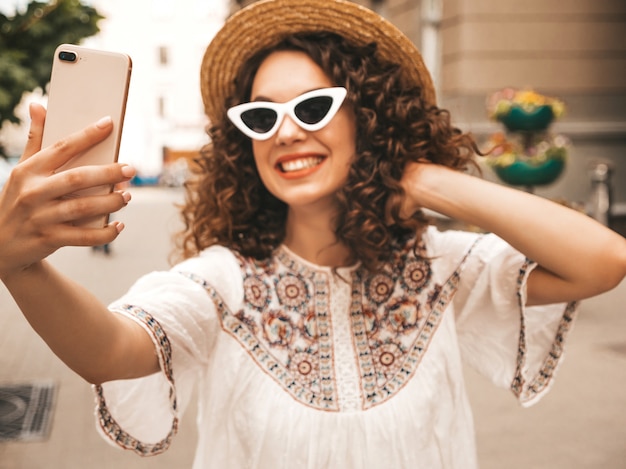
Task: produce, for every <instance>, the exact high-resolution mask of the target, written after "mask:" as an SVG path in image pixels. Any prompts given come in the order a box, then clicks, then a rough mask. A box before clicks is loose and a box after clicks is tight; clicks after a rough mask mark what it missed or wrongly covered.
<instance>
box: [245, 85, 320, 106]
mask: <svg viewBox="0 0 626 469" xmlns="http://www.w3.org/2000/svg"><path fill="white" fill-rule="evenodd" d="M324 88H331V87H330V86H320V87H317V88H311V89H309V90H304V91H303V92H302V93H300V94H299V95H298V96H302V95H303V94H306V93H309V92H311V91H317V90H323V89H324ZM298 96H294V97H293V98H291V99H295V98H297V97H298ZM291 99H290V100H287V101H284V102H286V103H287V102H289V101H291ZM257 101H260V102H269V103H275V102H276V101H274V100H273V99H271V98H268V97H266V96H263V95H259V96H257V97H256V98H254V99H253V100H251V101H250V102H251V103H255V102H257Z"/></svg>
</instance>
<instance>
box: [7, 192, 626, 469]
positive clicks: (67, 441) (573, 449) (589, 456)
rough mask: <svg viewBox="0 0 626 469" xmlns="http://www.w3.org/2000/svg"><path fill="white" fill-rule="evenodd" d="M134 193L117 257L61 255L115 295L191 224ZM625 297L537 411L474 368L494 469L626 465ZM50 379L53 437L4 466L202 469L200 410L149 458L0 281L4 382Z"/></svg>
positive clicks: (619, 468)
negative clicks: (118, 438) (114, 436)
mask: <svg viewBox="0 0 626 469" xmlns="http://www.w3.org/2000/svg"><path fill="white" fill-rule="evenodd" d="M130 190H131V193H132V194H133V200H132V201H131V203H130V205H129V206H128V207H126V208H125V209H124V210H123V211H121V212H120V213H118V214H115V215H114V216H113V219H118V220H121V221H123V222H124V223H125V224H126V230H125V231H124V232H123V233H122V235H121V236H120V237H119V238H118V239H117V240H116V241H115V242H114V243H112V245H111V246H110V247H111V253H110V255H108V256H107V255H105V254H104V252H102V251H94V250H91V249H89V248H65V249H63V250H61V251H59V252H57V253H55V254H53V255H52V256H51V258H50V261H51V262H52V263H53V264H54V265H56V266H57V267H58V268H59V269H60V270H61V271H63V272H64V273H66V274H67V275H69V276H70V277H72V278H73V279H75V280H77V281H78V282H79V283H81V284H83V285H84V286H86V287H87V288H88V289H90V290H91V291H92V292H93V293H94V294H95V295H96V296H97V297H98V298H99V299H100V300H101V301H103V302H105V303H108V302H110V301H112V300H113V299H115V298H117V297H118V296H119V295H121V294H122V293H124V292H125V291H126V289H127V288H128V287H129V286H130V285H131V284H132V282H133V281H134V280H135V279H136V278H137V277H139V276H140V275H142V274H144V273H146V272H149V271H151V270H159V269H166V268H168V266H169V263H168V255H169V254H170V248H171V243H170V238H171V235H172V234H173V233H174V232H175V231H176V229H177V228H178V226H179V220H178V216H177V209H176V207H175V204H177V203H180V202H182V192H181V190H180V189H172V188H149V187H142V188H137V187H133V188H131V189H130ZM36 294H37V292H36V291H33V295H36ZM625 305H626V282H623V283H622V284H621V285H620V286H619V287H618V288H616V289H615V290H613V291H611V292H609V293H606V294H604V295H601V296H599V297H596V298H593V299H590V300H587V301H586V302H584V303H583V306H582V310H581V314H580V316H579V318H578V319H577V321H576V325H575V327H574V329H573V330H572V332H571V333H570V336H569V338H568V344H567V347H566V354H565V360H564V362H563V363H562V366H561V367H560V369H559V371H558V374H557V379H556V381H555V383H554V385H553V387H552V389H551V391H550V392H549V393H548V395H546V396H545V397H544V398H543V399H542V400H541V401H540V402H539V403H538V404H536V405H535V406H533V407H531V408H528V409H523V408H521V406H519V404H517V403H516V401H515V399H514V398H513V396H512V394H511V393H510V392H509V391H507V390H501V389H496V388H494V387H493V386H492V385H491V384H490V383H488V382H486V380H484V379H483V378H482V377H480V376H478V375H477V374H475V373H474V372H473V371H471V370H467V371H466V375H467V385H468V389H469V393H470V400H471V402H472V405H473V408H474V414H475V421H476V433H477V440H478V451H479V460H480V464H481V468H482V469H502V468H507V469H561V468H563V469H599V468H601V469H625V468H626V392H625V389H626V314H624V313H625V312H626V311H624V310H625V308H626V306H625ZM41 380H52V381H54V382H55V383H57V384H58V396H57V400H56V405H55V409H54V417H53V422H52V429H51V432H50V435H49V438H48V439H47V440H46V441H43V442H30V443H21V442H10V443H0V469H40V468H46V469H74V468H90V469H120V468H124V469H141V468H150V469H160V468H163V469H165V468H168V469H171V468H175V469H178V468H189V467H191V461H192V458H193V452H194V447H195V438H196V433H195V428H194V420H195V418H194V415H193V414H194V412H195V406H192V407H190V408H189V409H188V410H187V412H186V414H185V418H183V423H182V426H181V429H180V432H179V435H178V436H177V438H176V439H175V441H174V443H173V445H172V447H171V448H170V450H168V451H167V452H166V453H164V454H163V455H161V456H157V457H151V458H140V457H138V456H135V455H134V454H132V453H129V452H125V451H121V450H118V449H116V448H114V447H112V446H111V445H109V444H107V443H106V442H105V441H104V440H103V439H102V438H101V437H100V436H99V435H98V434H97V432H96V430H95V420H94V417H93V407H94V402H93V396H92V393H91V389H90V387H89V385H88V384H87V383H85V382H84V381H83V380H82V379H81V378H79V377H77V376H76V375H75V374H74V373H72V372H71V371H69V370H68V369H67V367H65V365H64V364H63V363H61V362H60V360H59V359H58V358H56V357H55V356H54V355H53V354H52V353H51V352H50V351H49V349H48V348H47V347H46V345H45V344H44V343H43V341H42V340H41V339H40V338H39V337H38V336H37V335H36V334H35V333H34V332H33V331H32V329H31V328H30V327H29V325H28V324H27V322H26V320H25V319H24V318H23V316H22V315H21V314H20V313H19V310H18V309H17V306H16V305H15V303H14V302H13V300H12V298H11V297H10V296H9V295H8V292H7V291H6V290H5V289H4V287H3V286H0V384H5V383H7V384H8V383H20V382H33V381H41ZM225 469H226V468H225ZM391 469H392V468H391ZM427 469H428V468H427Z"/></svg>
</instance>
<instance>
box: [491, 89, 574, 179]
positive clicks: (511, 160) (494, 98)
mask: <svg viewBox="0 0 626 469" xmlns="http://www.w3.org/2000/svg"><path fill="white" fill-rule="evenodd" d="M487 110H488V113H489V117H490V118H491V119H493V120H496V121H498V122H501V123H502V124H503V125H504V127H505V129H506V132H497V133H495V134H493V135H492V136H491V137H490V138H489V140H488V141H487V157H486V158H485V161H486V163H487V165H488V166H490V167H491V168H492V169H493V171H494V172H495V173H496V175H497V176H498V177H499V178H500V179H501V180H502V181H503V182H505V183H507V184H510V185H514V186H525V187H526V188H527V189H528V190H529V191H532V190H533V188H534V186H540V185H546V184H551V183H552V182H554V181H555V180H556V179H557V178H558V177H559V175H560V174H561V173H562V172H563V169H564V168H565V163H566V160H567V153H568V148H569V146H570V141H569V140H568V139H567V138H566V137H564V136H562V135H554V134H551V133H550V132H548V130H547V129H548V128H549V126H550V124H551V123H552V122H553V121H554V119H557V118H559V117H561V116H562V115H563V113H564V112H565V105H564V104H563V102H562V101H560V100H559V99H556V98H552V97H548V96H544V95H542V94H539V93H537V92H535V91H533V90H530V89H525V90H515V89H513V88H505V89H503V90H501V91H498V92H496V93H494V94H492V95H491V96H490V97H489V98H488V100H487Z"/></svg>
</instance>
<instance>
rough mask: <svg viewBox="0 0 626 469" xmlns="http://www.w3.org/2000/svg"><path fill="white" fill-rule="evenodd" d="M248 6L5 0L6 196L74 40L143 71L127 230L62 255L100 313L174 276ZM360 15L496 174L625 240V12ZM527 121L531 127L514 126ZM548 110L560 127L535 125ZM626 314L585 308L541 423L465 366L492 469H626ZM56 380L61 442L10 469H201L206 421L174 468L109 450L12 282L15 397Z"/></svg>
mask: <svg viewBox="0 0 626 469" xmlns="http://www.w3.org/2000/svg"><path fill="white" fill-rule="evenodd" d="M249 3H252V2H249V1H234V0H177V1H176V2H173V1H169V0H134V1H132V2H129V1H123V0H90V1H87V0H83V1H79V0H57V1H55V2H30V1H27V0H0V112H1V114H0V153H1V154H2V156H1V157H0V186H1V185H2V183H3V180H4V179H5V178H6V176H7V175H8V172H9V171H10V170H11V168H12V167H13V165H14V164H15V163H16V161H17V158H18V157H19V155H20V153H21V150H22V148H23V145H24V142H25V139H26V134H27V128H28V120H29V119H28V116H27V105H28V103H29V102H31V101H38V102H42V103H43V104H45V101H46V96H45V92H44V90H45V86H46V84H47V77H49V66H50V64H51V63H52V52H53V51H54V49H55V47H56V46H57V45H58V44H59V43H61V42H73V43H80V44H81V45H84V46H87V47H94V48H101V49H108V50H115V51H120V52H125V53H127V54H129V55H130V56H131V57H132V60H133V76H132V80H131V88H130V97H129V102H128V108H127V113H126V120H125V128H124V134H123V138H122V148H121V155H120V159H121V160H122V161H125V162H129V163H131V164H133V165H134V166H135V167H137V169H138V171H139V175H138V177H137V178H136V179H135V180H134V181H133V182H132V187H131V189H130V190H131V192H132V193H133V203H131V204H130V205H129V207H128V208H126V209H125V210H124V211H122V212H120V213H119V214H115V217H116V218H118V219H121V220H122V221H125V223H126V225H127V230H126V231H125V233H124V235H123V236H122V237H121V238H120V239H119V240H117V241H116V242H115V243H113V245H112V246H110V247H108V249H109V250H108V251H106V252H105V251H104V250H102V251H97V250H90V249H82V248H67V249H64V250H62V251H60V252H58V253H56V254H55V255H53V256H52V258H51V261H52V262H53V263H55V264H56V265H57V266H58V267H60V268H61V269H62V270H63V271H64V272H66V273H68V274H69V275H71V276H72V277H73V278H76V279H79V280H80V281H81V282H82V283H84V284H85V285H86V286H87V287H89V288H90V289H91V290H92V291H93V292H94V293H96V295H97V296H98V297H99V298H100V299H101V300H102V301H105V302H108V301H111V300H113V299H114V298H116V297H117V296H119V295H120V294H122V293H123V292H124V291H125V290H126V288H128V286H129V285H130V284H131V283H132V281H134V280H135V279H136V278H137V277H138V276H139V275H141V274H143V273H145V272H147V271H150V270H154V269H163V268H167V267H168V263H167V256H168V254H169V250H170V236H171V234H172V233H173V232H174V231H175V230H176V229H177V228H178V227H179V225H178V223H179V220H178V218H177V215H176V207H175V205H176V204H177V203H179V202H181V201H182V191H181V185H182V183H183V182H184V180H185V177H186V174H187V168H188V163H189V161H190V160H191V159H192V158H193V157H194V156H195V155H196V154H197V152H198V149H199V148H200V147H201V146H202V145H204V144H205V143H206V135H205V132H204V129H205V127H206V125H207V124H208V122H207V121H206V118H205V116H204V114H203V106H202V100H201V98H200V91H199V90H200V84H199V66H200V61H201V59H202V55H203V53H204V50H205V48H206V45H207V44H208V43H209V41H210V40H211V37H212V36H213V34H214V33H215V32H216V31H217V30H218V29H219V28H220V27H221V25H222V23H223V21H224V19H225V18H227V17H228V15H230V14H231V13H233V12H234V11H236V10H237V9H239V8H241V7H242V6H244V5H246V4H249ZM357 3H361V4H363V5H365V6H368V7H370V8H372V9H374V10H376V11H378V12H379V13H381V14H382V15H383V16H385V17H386V18H388V19H389V20H390V21H392V22H393V23H394V24H396V25H397V26H398V27H399V28H400V29H401V30H402V31H403V32H405V34H407V36H408V37H409V38H410V39H411V40H412V41H413V42H414V43H415V44H416V45H417V46H418V47H419V48H420V50H421V51H422V54H423V56H424V60H425V62H426V64H427V66H428V68H429V69H430V70H431V73H432V75H433V78H434V81H435V85H436V88H437V93H438V102H439V105H440V106H441V107H443V108H446V109H449V110H450V112H451V116H452V120H453V122H454V123H455V124H456V125H457V126H458V127H460V128H461V129H463V130H465V131H469V132H472V133H473V134H474V135H475V137H476V138H477V140H478V142H479V144H480V145H481V148H492V147H493V146H494V144H495V145H499V146H498V150H497V151H494V153H493V156H491V157H485V158H481V159H480V161H481V166H482V167H483V176H484V177H486V178H488V179H491V180H493V181H496V182H498V183H501V184H512V185H514V186H516V187H518V188H520V189H522V190H528V191H532V192H535V193H537V194H538V195H541V196H544V197H548V198H551V199H555V200H558V201H560V202H562V203H565V204H568V205H570V206H572V207H574V208H577V209H580V210H584V211H586V212H587V213H588V214H589V215H590V216H593V217H595V218H597V219H598V220H599V221H601V222H602V223H605V224H607V225H609V226H610V227H611V228H613V229H615V230H616V231H618V232H620V233H622V234H624V233H626V223H625V220H626V184H625V182H626V161H625V160H624V158H625V157H626V111H625V109H626V79H625V77H626V2H625V1H624V0H572V1H561V0H527V1H524V2H519V1H513V0H371V1H361V2H357ZM47 67H48V68H47ZM514 111H520V112H521V114H522V117H524V119H526V120H523V121H519V120H518V121H516V122H512V120H511V117H512V116H513V114H514ZM540 111H546V112H547V114H548V115H547V119H544V121H543V122H536V121H535V120H533V119H534V117H536V116H535V114H537V113H539V112H540ZM533 116H534V117H533ZM529 119H530V120H529ZM531 121H532V122H531ZM528 122H530V123H528ZM555 168H556V169H555ZM548 173H549V174H548ZM514 210H515V207H511V211H514ZM563 235H564V236H567V233H564V234H563ZM33 294H36V292H33ZM624 304H626V286H625V285H621V286H620V287H618V288H617V289H616V290H614V291H612V292H609V293H608V294H605V295H602V296H600V297H597V298H594V299H593V300H590V301H588V302H585V303H584V305H583V310H582V312H581V313H582V314H581V316H580V318H579V320H578V321H577V325H576V327H575V328H574V330H573V332H572V334H571V343H570V344H569V347H568V349H567V353H566V360H565V362H564V364H563V366H562V369H561V370H560V372H559V376H558V379H557V380H556V382H555V385H554V389H553V390H552V392H551V393H550V394H549V395H548V396H547V397H546V398H545V399H544V400H543V401H541V402H540V403H539V404H537V405H536V406H535V407H533V408H531V409H525V410H522V409H520V408H519V407H518V406H517V404H516V403H515V401H514V400H513V399H512V398H511V397H510V396H509V395H508V392H506V391H500V390H495V389H493V388H492V386H491V385H489V384H488V383H483V382H482V380H481V379H480V378H479V377H477V376H475V375H473V373H472V372H471V371H470V370H468V372H467V373H468V386H469V388H470V394H471V399H472V401H473V403H474V408H475V411H476V423H477V434H478V440H479V454H480V459H481V464H482V467H483V468H493V469H495V468H502V467H507V468H520V469H521V468H522V467H523V468H546V469H548V468H579V469H581V468H610V469H612V468H626V449H625V445H624V441H626V394H625V393H624V392H623V389H624V386H625V385H626V337H625V336H624V331H625V330H626V315H625V314H623V313H624V306H623V305H624ZM42 382H43V383H53V389H54V390H55V392H54V398H53V399H51V402H52V405H51V406H50V412H49V417H48V421H47V423H46V425H44V426H43V427H44V430H46V431H44V432H43V436H41V437H39V438H32V439H30V440H24V439H21V440H19V439H18V440H11V439H7V440H6V441H3V440H2V439H1V436H2V435H0V469H9V468H10V469H20V468H25V469H36V468H42V467H46V468H73V467H90V468H119V467H124V468H135V467H136V468H140V467H151V468H159V467H164V468H165V467H189V466H190V461H191V458H192V453H193V447H194V444H195V440H194V438H195V430H194V428H193V424H194V422H193V420H194V419H193V409H189V411H188V417H187V419H186V420H185V421H184V423H183V427H182V429H181V433H180V436H179V438H178V439H177V440H176V441H175V444H174V446H173V448H172V449H171V450H170V451H169V452H168V453H166V454H165V455H163V456H160V457H157V458H150V459H148V460H142V459H139V458H137V457H135V456H134V455H132V454H127V453H124V452H121V451H118V450H115V449H114V448H112V447H109V446H108V445H107V443H105V442H104V440H101V439H100V438H99V437H98V435H97V434H96V432H95V430H94V425H95V423H94V419H93V415H92V407H93V403H92V400H93V399H92V396H91V391H90V389H89V386H88V385H87V384H86V383H84V382H82V381H81V379H80V378H77V377H76V376H74V375H73V374H72V373H71V372H69V371H68V370H67V369H66V368H65V367H64V365H63V364H62V363H60V362H59V361H58V360H57V359H56V357H54V356H53V355H52V354H51V352H49V350H48V349H47V348H46V347H45V344H43V343H42V341H41V340H40V339H39V338H38V336H36V334H35V333H34V332H33V331H32V330H31V329H30V328H29V326H28V324H27V323H26V321H25V320H24V319H23V317H22V316H21V314H20V313H19V311H18V309H17V307H16V305H15V304H14V303H13V300H12V299H11V298H10V296H9V295H8V293H7V292H6V290H5V289H4V287H2V286H0V385H1V384H9V385H10V384H21V383H42ZM11 405H14V406H18V404H11ZM3 406H4V407H3ZM18 407H19V406H18ZM7 409H8V410H7ZM18 410H19V409H18ZM3 412H5V413H7V412H8V413H10V414H11V416H15V415H16V412H17V411H16V410H15V408H13V407H10V405H9V404H6V402H5V403H4V404H3V400H2V391H1V390H0V423H1V422H2V418H3V417H2V415H3ZM18 413H19V412H18Z"/></svg>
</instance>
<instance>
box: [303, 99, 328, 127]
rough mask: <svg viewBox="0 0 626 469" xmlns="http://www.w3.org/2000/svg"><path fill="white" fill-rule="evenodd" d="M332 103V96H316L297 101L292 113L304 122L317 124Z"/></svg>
mask: <svg viewBox="0 0 626 469" xmlns="http://www.w3.org/2000/svg"><path fill="white" fill-rule="evenodd" d="M332 105H333V98H332V97H330V96H317V97H315V98H310V99H307V100H304V101H302V102H301V103H298V105H297V106H296V107H295V109H294V113H295V114H296V116H298V119H300V120H301V121H302V122H304V123H305V124H317V123H318V122H320V121H321V120H322V119H324V117H326V114H328V111H329V110H330V108H331V106H332Z"/></svg>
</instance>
